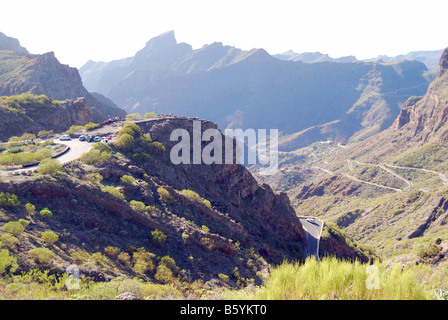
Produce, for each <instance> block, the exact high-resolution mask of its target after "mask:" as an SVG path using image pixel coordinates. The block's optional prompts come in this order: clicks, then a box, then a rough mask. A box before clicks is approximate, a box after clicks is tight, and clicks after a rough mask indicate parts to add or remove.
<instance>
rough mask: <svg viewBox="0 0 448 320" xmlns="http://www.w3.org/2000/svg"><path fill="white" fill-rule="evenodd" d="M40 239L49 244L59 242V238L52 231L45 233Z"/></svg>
mask: <svg viewBox="0 0 448 320" xmlns="http://www.w3.org/2000/svg"><path fill="white" fill-rule="evenodd" d="M40 237H41V238H42V240H44V241H45V242H48V243H50V244H54V243H56V242H57V241H58V240H59V236H58V235H57V234H56V233H54V232H51V231H44V232H42V233H41V234H40Z"/></svg>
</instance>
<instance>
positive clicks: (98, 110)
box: [0, 35, 126, 122]
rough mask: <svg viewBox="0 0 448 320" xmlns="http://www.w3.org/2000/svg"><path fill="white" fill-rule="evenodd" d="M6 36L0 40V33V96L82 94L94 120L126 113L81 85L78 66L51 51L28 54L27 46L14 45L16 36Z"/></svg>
mask: <svg viewBox="0 0 448 320" xmlns="http://www.w3.org/2000/svg"><path fill="white" fill-rule="evenodd" d="M8 39H9V40H8V42H6V41H2V37H1V35H0V70H1V71H0V96H11V95H19V94H22V93H31V94H36V95H41V94H44V95H46V96H48V97H50V98H52V99H55V100H65V99H76V98H80V97H84V98H85V99H86V101H87V103H88V104H89V107H90V108H91V109H92V119H93V121H94V122H102V121H103V120H105V119H107V118H108V117H114V116H124V115H125V114H126V112H125V111H124V110H122V109H120V108H118V107H117V106H116V105H115V104H113V103H109V102H108V101H107V100H105V99H97V98H96V97H94V96H93V95H91V94H90V93H89V92H88V91H87V89H86V88H85V87H84V86H83V83H82V80H81V77H80V75H79V72H78V70H77V69H76V68H72V67H70V66H68V65H64V64H61V63H60V62H59V61H58V59H57V58H56V56H55V55H54V52H48V53H45V54H28V52H27V51H26V49H24V48H22V49H23V50H22V49H20V48H21V47H20V46H19V47H17V44H18V41H17V40H16V39H12V38H8ZM11 39H12V40H11ZM14 40H15V41H14ZM15 42H17V43H16V45H14V43H15ZM2 48H3V49H6V50H2ZM14 48H15V49H14Z"/></svg>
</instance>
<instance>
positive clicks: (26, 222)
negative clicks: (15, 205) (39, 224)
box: [19, 219, 30, 228]
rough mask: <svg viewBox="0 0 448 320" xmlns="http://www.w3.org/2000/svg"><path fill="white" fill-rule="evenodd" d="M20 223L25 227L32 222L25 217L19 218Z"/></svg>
mask: <svg viewBox="0 0 448 320" xmlns="http://www.w3.org/2000/svg"><path fill="white" fill-rule="evenodd" d="M19 223H20V224H21V225H22V226H23V227H24V228H26V227H28V225H29V224H30V221H28V220H25V219H19Z"/></svg>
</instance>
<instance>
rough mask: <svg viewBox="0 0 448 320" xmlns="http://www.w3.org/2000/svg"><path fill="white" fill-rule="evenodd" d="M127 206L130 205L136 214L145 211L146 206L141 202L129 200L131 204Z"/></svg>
mask: <svg viewBox="0 0 448 320" xmlns="http://www.w3.org/2000/svg"><path fill="white" fill-rule="evenodd" d="M129 204H130V205H131V207H132V209H134V210H135V211H138V212H145V211H147V210H146V205H145V204H144V203H143V202H141V201H136V200H131V202H130V203H129Z"/></svg>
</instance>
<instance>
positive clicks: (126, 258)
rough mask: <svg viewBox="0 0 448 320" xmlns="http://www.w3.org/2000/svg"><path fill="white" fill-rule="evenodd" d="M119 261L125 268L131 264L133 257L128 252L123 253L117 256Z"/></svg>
mask: <svg viewBox="0 0 448 320" xmlns="http://www.w3.org/2000/svg"><path fill="white" fill-rule="evenodd" d="M117 261H118V262H119V263H121V264H122V265H124V266H129V265H130V263H131V256H130V255H129V253H127V252H121V253H120V254H119V255H118V256H117Z"/></svg>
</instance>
